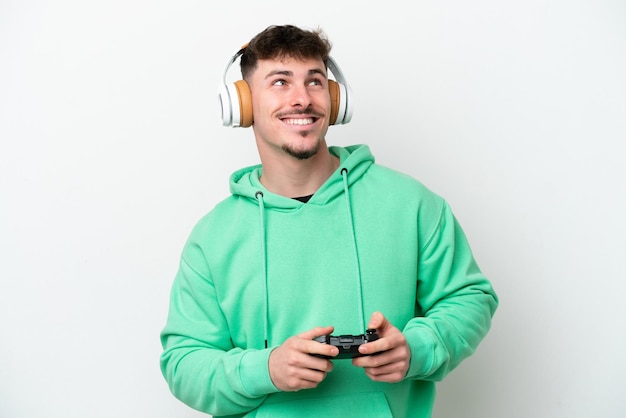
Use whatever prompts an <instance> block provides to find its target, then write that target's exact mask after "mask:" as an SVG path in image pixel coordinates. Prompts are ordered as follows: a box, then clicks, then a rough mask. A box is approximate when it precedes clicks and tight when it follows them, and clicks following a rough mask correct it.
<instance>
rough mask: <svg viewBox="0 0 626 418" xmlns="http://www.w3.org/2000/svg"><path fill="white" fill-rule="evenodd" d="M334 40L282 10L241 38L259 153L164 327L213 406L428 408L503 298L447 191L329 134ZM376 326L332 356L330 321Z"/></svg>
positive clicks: (190, 384) (191, 254)
mask: <svg viewBox="0 0 626 418" xmlns="http://www.w3.org/2000/svg"><path fill="white" fill-rule="evenodd" d="M330 49H331V46H330V43H329V42H328V40H327V39H326V38H325V36H324V35H323V33H322V32H321V31H307V30H302V29H300V28H297V27H294V26H271V27H269V28H267V29H265V30H264V31H262V32H261V33H259V34H258V35H257V36H256V37H255V38H254V39H252V40H251V42H250V43H249V45H248V46H247V47H245V48H244V49H243V50H242V51H241V67H242V74H243V79H244V81H245V83H243V84H244V85H243V87H242V88H243V90H245V91H243V90H242V91H240V92H239V93H238V94H241V95H242V97H241V100H242V102H246V100H248V101H250V102H251V103H248V104H245V103H244V107H246V106H249V107H250V108H251V109H248V110H245V109H244V110H242V112H243V113H246V112H247V113H249V112H252V114H251V115H250V114H246V115H241V119H242V120H243V119H246V118H247V119H249V124H251V125H252V129H253V132H254V137H255V139H256V145H257V148H258V151H259V156H260V160H261V165H259V166H254V167H247V168H244V169H241V170H239V171H237V172H235V173H234V174H232V176H231V179H230V185H231V192H232V196H230V197H228V198H227V199H225V200H224V201H222V202H221V203H219V204H218V205H217V206H216V207H215V208H214V209H213V210H212V211H211V212H210V213H208V214H207V215H206V216H205V217H204V218H203V219H201V220H200V222H199V223H198V224H197V225H196V227H195V228H194V230H193V231H192V233H191V235H190V237H189V240H188V242H187V244H186V246H185V248H184V250H183V254H182V258H181V264H180V270H179V272H178V274H177V276H176V278H175V281H174V285H173V288H172V294H171V301H170V313H169V317H168V320H167V324H166V326H165V328H164V329H163V331H162V334H161V340H162V344H163V348H164V352H163V354H162V357H161V369H162V372H163V375H164V376H165V379H166V380H167V382H168V383H169V386H170V389H171V391H172V393H173V394H174V395H175V396H176V397H178V398H179V399H180V400H182V401H183V402H185V403H186V404H188V405H189V406H191V407H193V408H196V409H198V410H201V411H205V412H207V413H210V414H212V415H214V416H244V415H247V414H248V416H271V417H279V416H291V417H303V416H322V415H325V416H353V415H355V416H356V415H358V416H360V417H363V416H368V417H369V416H371V417H391V416H394V417H420V418H422V417H429V416H431V413H432V406H433V403H434V397H435V389H434V382H435V381H438V380H440V379H442V378H443V377H444V376H446V375H447V374H448V373H449V372H450V371H451V370H452V369H454V368H455V367H456V366H457V365H458V364H459V363H460V362H461V361H462V360H463V359H464V358H466V357H467V356H469V355H470V354H472V353H473V351H474V350H475V349H476V347H477V346H478V344H479V342H480V341H481V340H482V339H483V337H484V336H485V335H486V333H487V331H488V329H489V327H490V323H491V318H492V316H493V314H494V312H495V310H496V307H497V304H498V300H497V296H496V294H495V292H494V290H493V289H492V286H491V285H490V283H489V281H488V280H487V279H486V278H485V277H484V276H483V275H482V273H481V272H480V270H479V268H478V266H477V264H476V262H475V260H474V258H473V256H472V253H471V250H470V247H469V245H468V243H467V241H466V238H465V236H464V234H463V231H462V230H461V228H460V226H459V225H458V223H457V222H456V220H455V218H454V215H453V214H452V212H451V211H450V208H449V207H448V205H447V204H446V202H445V201H444V200H443V199H442V198H441V197H439V196H437V195H436V194H434V193H432V192H431V191H429V190H428V189H426V188H425V187H424V186H423V185H422V184H420V183H419V182H418V181H416V180H415V179H413V178H411V177H409V176H406V175H404V174H401V173H398V172H396V171H393V170H391V169H389V168H386V167H382V166H379V165H378V164H375V162H374V157H373V156H372V154H371V152H370V150H369V148H368V147H367V146H365V145H361V146H351V147H345V148H342V147H328V146H327V143H326V139H325V136H326V132H327V129H328V127H329V125H330V124H331V123H334V122H335V120H334V118H335V117H336V115H335V114H336V113H337V109H336V105H335V104H333V103H334V101H333V100H334V99H335V98H333V100H331V91H332V89H331V87H332V86H330V85H329V83H332V81H329V79H328V70H327V65H328V64H329V62H331V61H329V60H331V58H330V57H329V53H330ZM239 87H241V86H239ZM239 87H238V89H239ZM344 94H345V92H344ZM247 96H249V99H246V97H247ZM344 104H345V103H344ZM344 107H345V106H344ZM344 110H345V109H344ZM348 120H349V118H348ZM344 122H345V121H344ZM366 329H374V330H375V331H376V334H377V336H378V339H375V340H372V341H369V339H367V340H366V341H368V342H365V343H364V344H361V345H360V346H357V350H358V353H359V355H357V356H356V357H354V358H352V359H349V358H348V359H344V358H341V359H336V358H335V357H336V356H337V355H338V354H339V351H340V349H339V347H336V346H334V345H333V344H330V343H326V342H328V340H327V339H326V338H327V336H341V335H351V336H354V337H359V336H361V337H362V336H364V335H366V334H365V333H366ZM367 335H368V334H367ZM318 337H321V339H320V338H318ZM328 338H329V337H328ZM356 339H358V338H356Z"/></svg>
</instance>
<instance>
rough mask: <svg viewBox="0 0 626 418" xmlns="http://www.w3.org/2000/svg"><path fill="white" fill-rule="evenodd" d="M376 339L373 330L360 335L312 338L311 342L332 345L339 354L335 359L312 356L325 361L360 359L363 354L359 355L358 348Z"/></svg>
mask: <svg viewBox="0 0 626 418" xmlns="http://www.w3.org/2000/svg"><path fill="white" fill-rule="evenodd" d="M377 339H378V334H377V333H376V330H375V329H368V330H367V331H365V334H361V335H338V336H334V335H322V336H320V337H317V338H314V339H313V341H317V342H318V343H322V344H330V345H334V346H335V347H337V348H338V349H339V354H337V355H336V356H335V357H332V356H325V355H322V354H313V355H314V356H315V357H320V358H325V359H346V358H354V357H361V356H364V355H365V354H361V353H359V346H360V345H362V344H365V343H369V342H372V341H376V340H377Z"/></svg>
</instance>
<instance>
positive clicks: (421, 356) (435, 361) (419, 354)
mask: <svg viewBox="0 0 626 418" xmlns="http://www.w3.org/2000/svg"><path fill="white" fill-rule="evenodd" d="M405 336H406V339H407V343H408V344H409V348H410V349H411V363H410V365H409V370H408V372H407V374H406V377H407V378H408V379H420V378H425V377H428V376H430V375H431V374H433V373H434V372H435V371H436V369H437V368H438V366H439V365H440V363H441V362H442V361H443V359H442V357H445V353H444V352H442V350H441V346H440V344H439V340H438V339H437V336H436V335H435V334H434V333H433V331H432V330H430V329H429V328H426V327H417V328H413V329H411V330H410V331H409V332H408V333H406V334H405Z"/></svg>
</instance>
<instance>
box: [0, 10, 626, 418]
mask: <svg viewBox="0 0 626 418" xmlns="http://www.w3.org/2000/svg"><path fill="white" fill-rule="evenodd" d="M370 4H371V5H370ZM408 5H410V7H409V8H408V9H407V6H408ZM283 23H293V24H297V25H301V26H305V27H308V28H315V27H317V26H320V27H322V28H323V29H324V30H325V31H326V33H327V34H328V35H329V37H330V39H331V41H332V42H333V44H334V49H333V56H334V57H335V59H336V60H337V61H338V63H339V64H340V66H341V68H342V69H343V72H344V74H345V75H346V77H347V78H348V80H349V82H350V84H351V86H352V89H353V92H354V97H355V101H356V104H355V112H354V117H353V119H352V122H351V123H350V124H348V125H345V126H339V127H332V128H330V130H329V133H328V135H327V139H328V142H329V143H330V144H331V145H333V144H337V145H347V144H352V143H368V144H369V145H370V146H371V148H372V151H373V152H374V154H375V156H376V157H377V161H378V162H379V163H381V164H385V165H389V166H392V167H394V168H397V169H399V170H401V171H404V172H407V173H409V174H411V175H413V176H415V177H417V178H418V179H420V180H421V181H422V182H423V183H425V184H426V185H427V186H428V187H430V188H431V189H433V190H434V191H436V192H437V193H439V194H440V195H442V196H443V197H445V198H446V199H447V200H448V201H449V202H450V203H451V205H452V207H453V210H454V211H455V213H456V214H457V216H458V218H459V219H460V221H461V223H462V225H463V226H464V229H465V230H466V232H467V235H468V236H469V239H470V242H471V244H472V246H473V248H474V251H475V255H476V257H477V259H478V261H479V264H480V265H481V267H482V268H483V270H484V272H485V273H486V274H487V275H488V276H489V277H490V279H491V280H492V282H493V284H494V286H495V288H496V290H497V291H498V294H499V296H500V298H501V305H500V308H499V310H498V312H497V314H496V317H495V318H494V323H493V327H492V330H491V333H490V334H489V335H488V337H487V338H486V339H485V340H484V342H483V344H482V345H481V346H480V347H479V349H478V351H477V352H476V353H475V355H474V356H472V357H471V358H469V359H468V360H467V361H466V362H465V363H463V364H462V365H461V366H460V367H459V368H458V369H457V370H455V371H454V372H453V373H452V374H451V375H450V376H448V378H447V379H446V380H445V381H444V382H442V383H441V384H440V385H439V394H438V400H437V405H436V412H435V418H442V417H448V418H455V417H475V418H478V417H480V418H484V417H494V418H500V417H502V418H505V417H506V418H527V417H533V418H540V417H546V418H548V417H549V418H561V417H562V418H583V417H603V418H609V417H615V418H617V417H623V416H624V415H625V414H626V397H625V396H624V393H625V390H626V377H625V376H626V360H625V356H626V335H625V334H626V326H625V322H626V321H625V318H626V283H625V279H626V274H625V273H624V266H623V264H624V253H625V250H626V221H625V217H624V213H626V196H625V194H626V187H625V186H626V181H625V179H626V168H625V165H626V164H625V163H624V151H623V143H624V140H625V139H626V3H624V2H623V1H621V0H613V1H611V0H587V1H584V0H569V1H565V0H547V1H546V0H529V1H524V2H521V1H519V2H513V1H504V2H503V1H496V0H478V1H472V2H467V1H459V0H452V1H418V2H405V1H402V2H401V1H398V0H388V1H385V2H371V3H369V2H366V1H358V2H357V1H353V2H348V1H345V2H341V1H332V2H330V1H328V2H327V1H318V2H296V3H294V2H285V1H280V2H277V1H251V0H242V1H230V2H224V4H218V3H216V2H213V1H176V2H174V1H167V2H166V1H154V0H151V1H147V0H146V1H140V0H125V1H120V0H114V1H107V2H89V1H78V0H75V1H71V0H57V1H44V0H42V1H35V0H31V1H28V0H21V1H18V0H0V417H2V418H34V417H42V418H43V417H45V418H47V417H55V418H57V417H58V418H85V417H90V418H100V417H107V418H108V417H111V418H112V417H116V418H119V417H133V418H134V417H156V418H161V417H163V418H164V417H199V416H204V415H202V414H200V413H198V412H195V411H193V410H191V409H189V408H188V407H187V406H185V405H183V404H182V403H180V402H179V401H177V400H176V399H174V398H173V397H172V396H171V395H170V393H169V391H168V389H167V386H166V384H165V381H164V380H163V378H162V376H161V374H160V371H159V365H158V359H159V355H160V352H161V347H160V344H159V339H158V335H159V332H160V330H161V327H162V326H163V324H164V322H165V317H166V313H167V303H168V300H167V299H168V295H169V288H170V285H171V281H172V279H173V276H174V274H175V272H176V269H177V265H178V258H179V255H180V251H181V249H182V246H183V243H184V241H185V239H186V237H187V234H188V233H189V231H190V228H191V227H192V225H193V224H194V223H195V222H196V221H197V220H198V219H199V217H200V216H202V215H203V214H204V213H205V212H206V211H208V210H209V209H210V208H211V207H212V206H213V205H214V204H215V203H216V202H217V201H219V200H221V199H222V198H224V197H225V196H226V195H227V193H228V176H229V175H230V173H231V172H232V171H233V170H235V169H237V168H240V167H242V166H245V165H250V164H254V163H257V161H258V159H257V155H256V149H255V146H254V142H253V140H252V131H251V130H249V129H229V128H224V127H222V126H221V125H220V121H219V120H218V105H217V91H218V90H217V89H218V86H219V83H220V81H221V77H222V73H223V70H224V66H225V65H226V62H227V61H228V59H229V58H230V57H231V56H232V54H234V53H235V52H236V51H237V50H238V49H239V47H240V46H241V45H242V44H244V43H245V42H247V41H248V40H249V38H250V37H252V36H253V35H254V34H256V33H257V32H259V31H260V30H262V29H264V28H265V27H266V26H268V25H270V24H283ZM237 73H238V71H237V69H236V68H235V70H234V71H233V72H232V75H233V77H237ZM364 407H365V408H366V407H367V406H366V405H364Z"/></svg>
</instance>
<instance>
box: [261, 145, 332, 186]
mask: <svg viewBox="0 0 626 418" xmlns="http://www.w3.org/2000/svg"><path fill="white" fill-rule="evenodd" d="M261 164H262V165H263V174H262V175H261V179H260V180H261V184H263V186H265V188H266V189H267V190H269V191H271V192H272V193H276V194H279V195H282V196H286V197H291V198H293V197H300V196H307V195H312V194H314V193H315V192H316V191H317V190H318V189H319V188H320V187H321V186H322V184H324V182H326V180H328V178H329V177H330V176H331V174H332V173H333V172H334V171H335V170H336V169H337V167H339V159H338V158H337V157H335V156H334V155H332V154H331V153H330V151H329V150H328V147H327V146H326V144H325V143H323V144H322V146H321V147H320V149H319V151H318V153H317V154H315V155H314V156H313V157H311V158H308V159H306V160H299V159H297V158H295V157H292V156H289V155H286V154H285V155H282V156H280V157H278V158H267V157H266V158H263V156H261Z"/></svg>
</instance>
